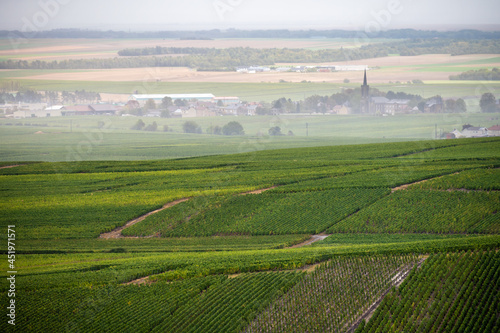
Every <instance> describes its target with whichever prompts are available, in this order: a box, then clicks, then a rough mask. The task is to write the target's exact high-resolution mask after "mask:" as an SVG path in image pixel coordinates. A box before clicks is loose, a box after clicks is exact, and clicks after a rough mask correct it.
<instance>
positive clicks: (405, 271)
mask: <svg viewBox="0 0 500 333" xmlns="http://www.w3.org/2000/svg"><path fill="white" fill-rule="evenodd" d="M426 259H427V256H425V257H422V259H420V260H419V261H418V262H417V263H416V265H417V268H420V266H422V264H423V263H424V261H425V260H426ZM413 266H414V265H408V266H406V267H404V268H402V269H401V270H400V271H399V272H397V273H396V274H395V275H394V276H393V277H392V281H393V285H392V286H391V288H388V289H387V290H386V291H385V292H384V293H383V294H382V295H381V296H380V297H379V298H378V299H377V300H376V301H375V302H374V303H373V304H372V305H371V306H370V307H369V308H368V310H366V311H365V312H364V313H363V315H362V316H361V317H359V318H358V320H356V322H355V323H354V324H353V325H352V326H351V327H350V328H349V329H348V330H347V331H346V332H347V333H352V332H354V331H356V328H358V326H359V324H360V323H361V321H363V320H366V322H368V320H370V318H371V317H372V316H373V314H374V313H375V310H377V308H378V306H379V305H380V303H382V301H383V300H384V297H385V296H387V294H388V293H389V292H390V291H391V289H392V288H393V287H395V288H397V287H399V286H400V285H401V284H402V283H403V281H404V280H405V279H406V278H407V277H408V275H409V274H410V272H411V270H412V269H413Z"/></svg>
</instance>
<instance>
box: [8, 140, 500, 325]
mask: <svg viewBox="0 0 500 333" xmlns="http://www.w3.org/2000/svg"><path fill="white" fill-rule="evenodd" d="M499 147H500V140H499V139H497V138H482V139H460V140H435V141H415V142H393V143H384V144H363V145H346V146H325V147H311V148H293V149H279V150H272V151H270V150H261V151H252V150H250V151H247V152H244V153H240V154H234V155H218V156H202V157H196V158H183V159H172V160H150V161H147V160H145V161H80V162H50V163H49V162H30V163H24V162H15V161H13V162H11V163H3V162H2V163H1V165H2V166H13V167H10V168H1V169H0V199H1V200H0V210H1V212H2V214H0V228H1V229H2V230H4V231H8V230H9V229H11V231H9V232H10V233H11V234H12V233H15V239H14V240H12V239H11V240H10V241H11V243H12V242H14V243H15V245H11V248H14V247H15V259H9V260H10V262H9V261H8V260H7V259H5V260H3V261H0V278H1V279H3V280H4V281H7V280H6V279H7V278H8V277H9V276H10V274H9V273H8V272H9V271H12V270H15V271H16V273H15V275H16V276H15V288H16V289H15V294H16V297H15V301H16V319H15V320H16V328H15V330H12V327H11V326H12V325H10V324H8V322H7V320H5V319H6V318H4V320H3V321H0V331H2V332H10V331H19V332H127V331H131V332H132V331H133V332H137V333H139V332H175V333H178V332H351V333H352V332H354V331H355V330H356V332H496V331H498V327H499V319H498V318H499V311H498V308H499V303H498V299H499V297H498V291H499V288H498V278H499V276H498V271H499V267H498V265H499V262H500V261H499V257H498V256H499V255H498V253H499V252H498V250H499V249H500V218H499V216H500V215H498V211H499V210H500V192H499V191H498V190H499V189H500V178H499V177H498V176H499V175H500V174H499V172H498V170H499V169H498V168H499V167H500V149H498V148H499ZM18 164H20V165H18ZM14 165H17V166H14ZM180 199H182V200H180ZM9 226H10V227H9ZM12 226H14V227H12ZM12 230H13V231H12ZM11 238H12V237H11ZM0 239H1V240H2V242H3V243H4V244H7V242H8V239H7V233H6V232H1V233H0ZM314 241H315V242H314ZM8 251H9V248H8V247H4V248H2V249H0V252H2V254H4V257H5V258H8V257H7V255H8V254H9V253H8ZM9 287H10V286H9V285H8V284H7V283H4V284H1V285H0V299H1V301H2V304H7V302H9V299H12V297H11V296H9V293H10V291H9V290H10V289H9Z"/></svg>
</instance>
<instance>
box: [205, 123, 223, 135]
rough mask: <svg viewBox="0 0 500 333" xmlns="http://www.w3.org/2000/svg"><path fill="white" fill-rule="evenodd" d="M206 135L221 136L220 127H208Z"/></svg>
mask: <svg viewBox="0 0 500 333" xmlns="http://www.w3.org/2000/svg"><path fill="white" fill-rule="evenodd" d="M207 134H214V135H221V134H222V127H220V126H219V125H215V126H210V127H209V128H207Z"/></svg>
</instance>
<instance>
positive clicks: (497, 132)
mask: <svg viewBox="0 0 500 333" xmlns="http://www.w3.org/2000/svg"><path fill="white" fill-rule="evenodd" d="M488 136H500V125H495V126H491V127H490V128H488Z"/></svg>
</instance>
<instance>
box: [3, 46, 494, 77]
mask: <svg viewBox="0 0 500 333" xmlns="http://www.w3.org/2000/svg"><path fill="white" fill-rule="evenodd" d="M442 53H448V54H452V55H459V54H475V53H482V54H498V53H500V40H467V41H463V40H448V39H438V40H434V39H433V40H428V39H415V40H410V41H403V42H391V43H377V44H369V45H365V46H362V47H360V48H350V49H343V48H340V49H326V50H325V49H324V50H308V49H288V48H282V49H278V48H274V49H254V48H249V47H245V48H244V47H233V48H226V49H215V48H193V47H186V48H166V47H159V46H157V47H153V48H143V49H124V50H121V51H119V52H118V54H119V55H122V56H128V57H116V58H110V59H69V60H62V61H51V62H47V61H41V60H35V61H31V62H29V61H26V60H17V61H16V60H12V59H9V60H7V61H3V62H0V68H3V69H94V68H135V67H190V68H198V69H200V70H234V68H235V67H238V66H248V65H268V66H269V65H273V64H276V63H320V62H331V61H345V60H357V59H368V58H376V57H385V56H387V55H388V54H400V55H403V56H408V55H420V54H442ZM164 54H169V55H170V54H176V55H181V56H178V57H171V56H161V55H164ZM151 55H159V56H160V57H156V56H154V57H151ZM131 56H133V57H131Z"/></svg>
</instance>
